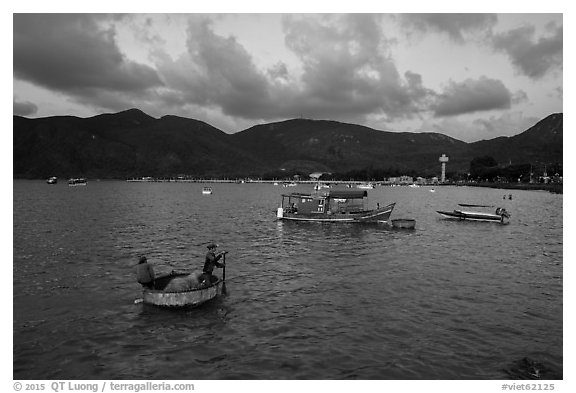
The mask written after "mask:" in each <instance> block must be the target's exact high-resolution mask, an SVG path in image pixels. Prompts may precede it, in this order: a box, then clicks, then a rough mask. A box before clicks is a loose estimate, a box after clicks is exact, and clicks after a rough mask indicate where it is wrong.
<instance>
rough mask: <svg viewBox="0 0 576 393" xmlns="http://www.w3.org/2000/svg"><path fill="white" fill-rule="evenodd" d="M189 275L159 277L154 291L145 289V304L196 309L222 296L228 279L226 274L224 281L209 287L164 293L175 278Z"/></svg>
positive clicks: (172, 274) (221, 280)
mask: <svg viewBox="0 0 576 393" xmlns="http://www.w3.org/2000/svg"><path fill="white" fill-rule="evenodd" d="M188 275H189V273H170V274H168V275H164V276H159V277H157V278H156V280H155V286H154V289H148V288H146V289H144V293H143V302H144V304H149V305H153V306H158V307H169V308H174V307H196V306H199V305H201V304H203V303H206V302H207V301H209V300H212V299H214V298H215V297H217V296H219V295H221V294H222V292H223V289H224V282H225V277H226V276H225V274H224V273H223V274H222V279H218V280H217V281H215V282H213V283H210V284H208V285H200V286H199V287H197V288H194V289H190V290H186V291H174V292H167V291H164V288H166V286H167V285H168V283H169V282H170V281H172V280H173V279H174V278H176V277H185V276H188Z"/></svg>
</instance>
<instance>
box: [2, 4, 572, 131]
mask: <svg viewBox="0 0 576 393" xmlns="http://www.w3.org/2000/svg"><path fill="white" fill-rule="evenodd" d="M562 38H563V16H562V14H544V13H537V14H510V13H506V14H481V13H468V14H416V13H409V14H377V13H367V14H359V13H351V14H344V13H342V14H310V13H307V14H292V13H273V14H232V13H230V14H198V13H195V14H184V13H174V14H166V13H155V14H90V13H86V14H23V13H16V14H14V16H13V101H14V109H13V111H14V114H17V115H22V116H26V117H31V118H36V117H46V116H54V115H74V116H80V117H90V116H94V115H97V114H100V113H110V112H118V111H122V110H125V109H129V108H139V109H141V110H143V111H144V112H146V113H148V114H149V115H151V116H154V117H161V116H164V115H167V114H174V115H179V116H183V117H188V118H194V119H199V120H203V121H205V122H207V123H210V124H212V125H213V126H215V127H217V128H219V129H221V130H223V131H225V132H227V133H234V132H237V131H241V130H243V129H246V128H248V127H250V126H252V125H255V124H260V123H266V122H273V121H280V120H285V119H291V118H298V117H304V118H310V119H331V120H339V121H343V122H349V123H356V124H362V125H366V126H368V127H372V128H375V129H378V130H386V131H409V132H425V131H434V132H440V133H443V134H446V135H449V136H452V137H454V138H457V139H460V140H463V141H467V142H471V141H476V140H480V139H491V138H495V137H498V136H501V135H505V136H510V135H516V134H518V133H520V132H522V131H524V130H526V129H527V128H529V127H530V126H532V125H533V124H534V123H536V122H537V121H538V120H540V119H542V118H544V117H546V116H548V115H550V114H552V113H555V112H562V111H563V105H562V103H563V40H562Z"/></svg>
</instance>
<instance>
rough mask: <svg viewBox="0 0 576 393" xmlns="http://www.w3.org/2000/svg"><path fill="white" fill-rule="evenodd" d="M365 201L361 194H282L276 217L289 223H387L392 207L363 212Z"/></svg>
mask: <svg viewBox="0 0 576 393" xmlns="http://www.w3.org/2000/svg"><path fill="white" fill-rule="evenodd" d="M367 197H368V192H367V191H365V190H364V191H362V190H331V191H326V192H320V193H316V194H303V193H292V194H283V195H282V202H281V204H280V207H279V208H278V210H277V213H276V217H277V218H278V219H279V220H289V221H316V222H355V223H361V222H387V221H388V219H389V218H390V214H392V210H394V206H395V205H396V203H391V204H389V205H386V206H384V207H380V204H377V208H376V209H367V207H366V206H367Z"/></svg>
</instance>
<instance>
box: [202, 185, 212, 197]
mask: <svg viewBox="0 0 576 393" xmlns="http://www.w3.org/2000/svg"><path fill="white" fill-rule="evenodd" d="M202 195H212V188H211V187H204V188H202Z"/></svg>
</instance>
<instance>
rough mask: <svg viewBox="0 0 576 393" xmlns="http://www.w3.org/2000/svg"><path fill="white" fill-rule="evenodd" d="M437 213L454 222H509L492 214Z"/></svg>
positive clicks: (505, 218) (502, 216)
mask: <svg viewBox="0 0 576 393" xmlns="http://www.w3.org/2000/svg"><path fill="white" fill-rule="evenodd" d="M437 212H438V213H439V214H440V215H442V216H443V217H445V218H448V219H453V220H467V221H483V222H497V223H501V224H504V223H507V222H508V218H507V217H506V216H504V215H497V214H491V213H480V212H467V211H461V210H454V211H451V212H448V211H440V210H437Z"/></svg>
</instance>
